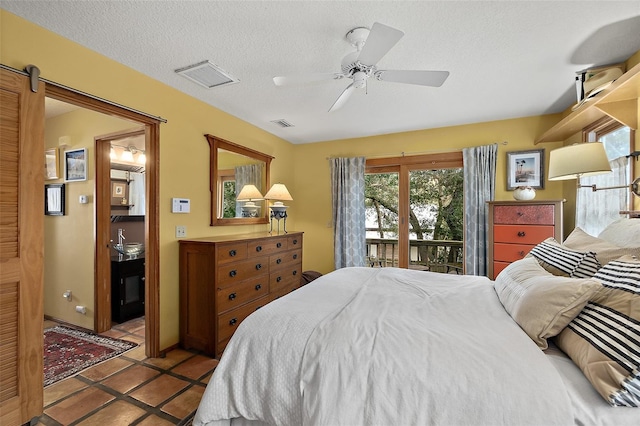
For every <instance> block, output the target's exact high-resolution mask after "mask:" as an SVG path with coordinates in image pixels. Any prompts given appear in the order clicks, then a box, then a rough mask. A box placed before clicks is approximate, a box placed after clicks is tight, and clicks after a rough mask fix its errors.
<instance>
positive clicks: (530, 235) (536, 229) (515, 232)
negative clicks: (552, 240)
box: [493, 225, 555, 244]
mask: <svg viewBox="0 0 640 426" xmlns="http://www.w3.org/2000/svg"><path fill="white" fill-rule="evenodd" d="M554 232H555V228H554V227H553V226H546V225H544V226H538V225H496V226H494V227H493V241H494V242H496V243H514V244H538V243H540V242H542V241H544V240H546V239H547V238H549V237H553V236H554Z"/></svg>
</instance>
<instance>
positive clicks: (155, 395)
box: [129, 375, 189, 407]
mask: <svg viewBox="0 0 640 426" xmlns="http://www.w3.org/2000/svg"><path fill="white" fill-rule="evenodd" d="M188 385H189V383H187V382H185V381H184V380H180V379H176V378H175V377H172V376H168V375H163V376H160V377H158V378H157V379H154V380H153V381H151V382H150V383H147V384H146V385H144V386H143V387H141V388H140V389H136V390H134V391H133V392H131V393H130V394H129V396H131V397H133V398H135V399H137V400H138V401H142V402H144V403H145V404H147V405H150V406H152V407H157V406H158V405H159V404H160V403H161V402H164V401H165V400H166V399H167V398H169V397H170V396H172V395H175V394H176V393H177V392H179V391H181V390H182V389H184V388H186V387H187V386H188Z"/></svg>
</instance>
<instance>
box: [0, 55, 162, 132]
mask: <svg viewBox="0 0 640 426" xmlns="http://www.w3.org/2000/svg"><path fill="white" fill-rule="evenodd" d="M0 68H2V69H5V70H7V71H11V72H14V73H16V74H21V75H24V76H27V77H29V73H27V72H26V71H24V70H18V69H15V68H12V67H10V66H8V65H5V64H0ZM39 80H40V81H43V82H45V83H47V84H50V85H52V86H55V87H59V88H61V89H65V90H68V91H70V92H72V93H75V94H78V95H82V96H86V97H88V98H91V99H93V100H96V101H100V102H104V103H106V104H109V105H112V106H115V107H118V108H122V109H124V110H127V111H130V112H134V113H136V114H140V115H143V116H145V117H148V118H152V119H154V120H158V121H161V122H163V123H166V122H167V120H166V119H164V118H162V117H159V116H156V115H152V114H149V113H146V112H143V111H140V110H137V109H134V108H130V107H128V106H126V105H122V104H119V103H117V102H113V101H110V100H108V99H104V98H101V97H99V96H95V95H92V94H91V93H87V92H83V91H82V90H78V89H74V88H72V87H69V86H65V85H64V84H60V83H56V82H55V81H51V80H47V79H46V78H42V77H40V78H39Z"/></svg>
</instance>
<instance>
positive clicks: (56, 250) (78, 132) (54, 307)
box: [44, 109, 134, 329]
mask: <svg viewBox="0 0 640 426" xmlns="http://www.w3.org/2000/svg"><path fill="white" fill-rule="evenodd" d="M133 127H134V126H133V124H132V123H131V122H129V121H125V120H121V119H118V118H115V117H111V116H108V115H104V114H99V113H97V112H93V111H89V110H86V109H80V110H77V111H74V112H70V113H67V114H62V115H59V116H57V117H54V118H51V119H48V120H46V121H45V126H44V129H45V146H46V147H47V148H51V147H57V148H59V155H60V165H59V166H60V173H61V174H60V177H61V178H60V179H56V180H50V181H46V183H63V182H64V179H63V178H62V177H63V173H64V166H63V164H64V163H63V161H64V160H63V153H64V151H65V150H71V149H79V148H87V156H88V169H87V180H86V181H82V182H67V183H66V185H65V194H66V197H65V198H66V203H65V204H66V212H65V215H64V216H45V218H44V229H45V246H44V268H45V271H44V272H45V273H44V277H45V278H44V313H45V315H49V316H51V317H53V318H56V319H60V320H63V321H66V322H69V323H71V324H76V325H79V326H81V327H85V328H89V329H93V327H94V315H95V312H94V263H95V262H94V261H95V241H94V235H95V234H96V232H95V204H94V200H95V144H94V137H95V136H100V135H105V134H108V133H113V132H116V131H120V130H130V129H132V128H133ZM62 137H64V141H65V142H66V143H67V144H68V146H59V142H60V138H62ZM80 195H88V196H89V203H87V204H80V203H79V202H78V198H79V196H80ZM105 226H108V224H105ZM65 290H71V291H72V294H73V300H72V301H70V302H69V301H67V300H66V299H64V298H63V297H62V293H64V291H65ZM76 305H82V306H85V307H86V308H87V313H86V315H82V314H79V313H77V312H75V307H76Z"/></svg>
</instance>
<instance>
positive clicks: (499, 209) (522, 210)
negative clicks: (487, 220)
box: [493, 204, 555, 225]
mask: <svg viewBox="0 0 640 426" xmlns="http://www.w3.org/2000/svg"><path fill="white" fill-rule="evenodd" d="M554 210H555V206H554V205H553V204H540V205H523V206H518V205H509V206H495V207H494V209H493V223H508V224H532V225H553V224H554V217H555V215H554Z"/></svg>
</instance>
